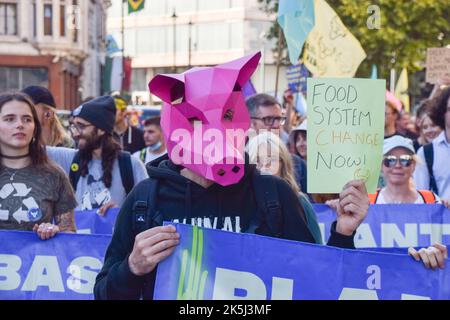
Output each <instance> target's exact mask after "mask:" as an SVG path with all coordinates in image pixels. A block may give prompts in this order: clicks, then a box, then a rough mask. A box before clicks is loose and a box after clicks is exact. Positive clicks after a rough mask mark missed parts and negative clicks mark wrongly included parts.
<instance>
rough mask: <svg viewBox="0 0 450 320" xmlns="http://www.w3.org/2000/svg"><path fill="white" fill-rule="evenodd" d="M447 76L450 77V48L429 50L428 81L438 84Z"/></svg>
mask: <svg viewBox="0 0 450 320" xmlns="http://www.w3.org/2000/svg"><path fill="white" fill-rule="evenodd" d="M445 76H447V77H450V48H428V49H427V72H426V81H427V82H429V83H438V82H439V80H441V79H443V78H444V77H445Z"/></svg>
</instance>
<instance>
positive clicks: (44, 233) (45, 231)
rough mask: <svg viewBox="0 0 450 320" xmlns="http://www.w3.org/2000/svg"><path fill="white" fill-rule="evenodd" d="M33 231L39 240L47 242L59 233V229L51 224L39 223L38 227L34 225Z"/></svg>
mask: <svg viewBox="0 0 450 320" xmlns="http://www.w3.org/2000/svg"><path fill="white" fill-rule="evenodd" d="M33 231H34V232H36V233H37V235H38V236H39V238H40V239H41V240H48V239H50V238H53V237H54V236H55V235H56V234H57V233H58V232H59V227H58V226H57V225H54V224H51V223H41V224H40V225H38V224H35V225H34V226H33Z"/></svg>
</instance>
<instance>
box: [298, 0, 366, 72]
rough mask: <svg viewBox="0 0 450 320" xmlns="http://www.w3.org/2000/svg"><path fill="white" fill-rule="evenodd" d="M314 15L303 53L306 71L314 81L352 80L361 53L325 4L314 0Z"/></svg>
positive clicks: (337, 17) (360, 60)
mask: <svg viewBox="0 0 450 320" xmlns="http://www.w3.org/2000/svg"><path fill="white" fill-rule="evenodd" d="M314 11H315V12H317V16H316V23H315V25H314V28H313V29H312V30H311V32H310V33H309V36H308V38H307V40H306V44H305V49H304V50H303V52H304V54H303V60H304V63H305V65H306V67H307V68H308V69H309V71H310V72H311V73H312V74H313V75H314V76H316V77H353V76H354V75H355V73H356V70H357V69H358V67H359V65H360V64H361V62H362V61H363V60H364V59H365V58H366V53H365V52H364V49H363V48H362V47H361V44H360V43H359V41H358V40H357V39H356V38H355V37H354V36H353V34H351V33H350V31H349V30H348V29H347V28H346V27H345V25H344V24H343V23H342V21H341V19H340V18H339V16H338V15H337V14H336V12H334V10H333V9H332V8H331V7H330V6H329V5H328V3H326V2H325V0H315V1H314Z"/></svg>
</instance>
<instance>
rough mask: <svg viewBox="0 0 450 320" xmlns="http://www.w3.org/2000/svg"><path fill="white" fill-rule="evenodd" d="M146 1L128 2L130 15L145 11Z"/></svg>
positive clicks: (134, 0) (130, 0) (133, 0)
mask: <svg viewBox="0 0 450 320" xmlns="http://www.w3.org/2000/svg"><path fill="white" fill-rule="evenodd" d="M144 4H145V0H128V14H130V13H133V12H137V11H140V10H142V9H144Z"/></svg>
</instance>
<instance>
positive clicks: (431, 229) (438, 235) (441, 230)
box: [419, 223, 450, 243]
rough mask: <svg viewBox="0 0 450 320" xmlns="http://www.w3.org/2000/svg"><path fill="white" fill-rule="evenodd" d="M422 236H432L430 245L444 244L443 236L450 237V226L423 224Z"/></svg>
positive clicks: (421, 226)
mask: <svg viewBox="0 0 450 320" xmlns="http://www.w3.org/2000/svg"><path fill="white" fill-rule="evenodd" d="M419 230H420V234H427V235H430V243H435V242H440V243H442V236H444V235H445V236H448V235H450V224H448V223H421V224H420V225H419Z"/></svg>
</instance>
